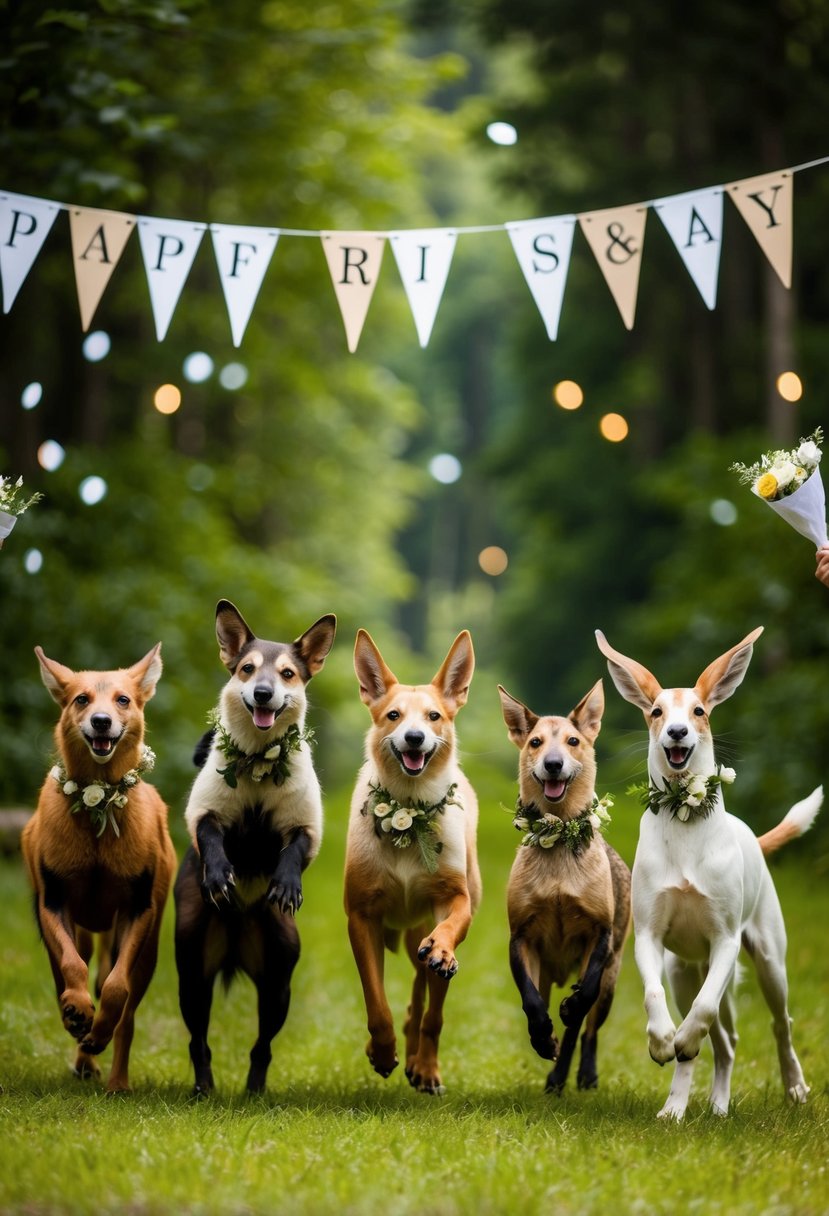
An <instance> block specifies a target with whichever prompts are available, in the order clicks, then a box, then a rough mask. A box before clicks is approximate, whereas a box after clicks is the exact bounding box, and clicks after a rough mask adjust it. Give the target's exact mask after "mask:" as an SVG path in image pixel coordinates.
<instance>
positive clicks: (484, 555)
mask: <svg viewBox="0 0 829 1216" xmlns="http://www.w3.org/2000/svg"><path fill="white" fill-rule="evenodd" d="M478 565H479V566H480V567H481V569H482V570H483V572H484V574H491V575H492V577H493V578H495V577H497V576H498V575H499V574H503V573H504V571H505V570H506V568H507V566H508V565H509V558H508V557H507V555H506V552H505V551H504V550H503V549H502V548H501V547H500V545H487V547H486V548H485V549H482V550H481V552H480V553H479V554H478Z"/></svg>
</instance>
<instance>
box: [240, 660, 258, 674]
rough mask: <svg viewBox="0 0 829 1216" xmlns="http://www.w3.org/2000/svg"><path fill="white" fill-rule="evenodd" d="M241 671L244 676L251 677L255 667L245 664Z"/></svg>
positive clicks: (251, 664)
mask: <svg viewBox="0 0 829 1216" xmlns="http://www.w3.org/2000/svg"><path fill="white" fill-rule="evenodd" d="M242 671H243V672H244V673H245V675H246V676H249V675H252V674H253V672H254V671H256V666H255V665H254V664H253V663H245V664H244V666H243V667H242Z"/></svg>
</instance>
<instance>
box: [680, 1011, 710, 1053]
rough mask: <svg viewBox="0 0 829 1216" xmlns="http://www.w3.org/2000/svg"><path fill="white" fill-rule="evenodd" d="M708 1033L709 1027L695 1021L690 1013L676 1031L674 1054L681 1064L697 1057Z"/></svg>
mask: <svg viewBox="0 0 829 1216" xmlns="http://www.w3.org/2000/svg"><path fill="white" fill-rule="evenodd" d="M707 1033H708V1030H707V1028H706V1027H705V1026H700V1025H698V1024H697V1023H695V1022H693V1021H692V1020H691V1017H690V1015H689V1016H688V1017H687V1018H686V1019H685V1021H684V1022H683V1023H682V1024H681V1026H680V1027H679V1028H678V1030H677V1031H676V1033H675V1035H674V1041H673V1049H674V1055H675V1056H676V1058H677V1060H678V1061H679V1063H680V1064H684V1063H687V1062H688V1060H695V1059H696V1058H697V1056H698V1055H699V1053H700V1048H701V1047H702V1041H703V1039H704V1038H705V1036H706V1034H707Z"/></svg>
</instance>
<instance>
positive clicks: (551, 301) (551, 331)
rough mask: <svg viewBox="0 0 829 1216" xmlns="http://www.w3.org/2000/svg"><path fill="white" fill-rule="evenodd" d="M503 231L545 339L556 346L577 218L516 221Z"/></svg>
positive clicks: (558, 217) (569, 216) (565, 217)
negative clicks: (539, 316)
mask: <svg viewBox="0 0 829 1216" xmlns="http://www.w3.org/2000/svg"><path fill="white" fill-rule="evenodd" d="M506 229H507V232H508V233H509V239H510V240H511V241H512V247H513V249H514V250H515V256H516V257H517V258H518V262H519V265H520V266H521V269H522V270H523V272H524V278H525V279H526V280H527V286H528V287H529V289H530V291H531V292H532V294H533V299H534V300H535V302H536V304H537V305H538V311H539V312H540V313H541V316H542V318H543V321H544V325H545V326H546V329H547V336H548V338H549V339H550V341H551V342H555V340H556V338H557V337H558V322H559V318H560V316H561V306H562V304H563V302H564V288H565V285H566V283H567V271H568V270H569V268H570V251H571V250H572V248H573V233H574V232H575V229H576V217H575V216H574V215H559V216H555V217H552V218H549V219H542V220H527V221H526V222H523V221H519V222H516V223H509V224H507V225H506Z"/></svg>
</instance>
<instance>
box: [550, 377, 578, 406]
mask: <svg viewBox="0 0 829 1216" xmlns="http://www.w3.org/2000/svg"><path fill="white" fill-rule="evenodd" d="M553 401H555V403H556V405H560V406H561V408H562V409H563V410H577V409H578V408H579V406H581V405H582V404H583V403H584V393H583V392H582V389H581V385H580V384H576V382H575V380H559V382H558V384H557V385H556V386H555V388H554V389H553Z"/></svg>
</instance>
